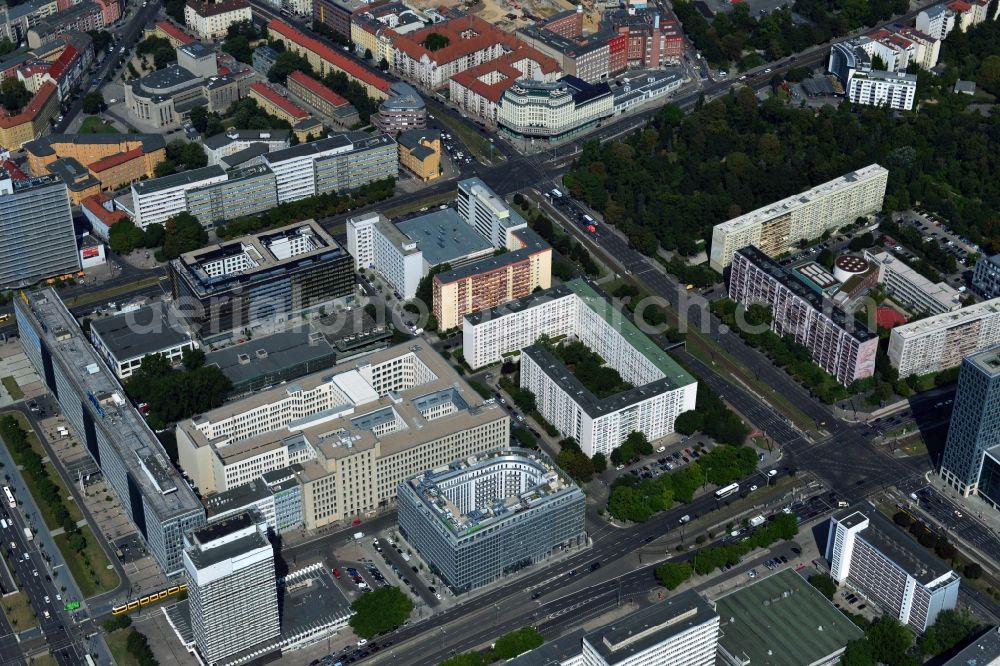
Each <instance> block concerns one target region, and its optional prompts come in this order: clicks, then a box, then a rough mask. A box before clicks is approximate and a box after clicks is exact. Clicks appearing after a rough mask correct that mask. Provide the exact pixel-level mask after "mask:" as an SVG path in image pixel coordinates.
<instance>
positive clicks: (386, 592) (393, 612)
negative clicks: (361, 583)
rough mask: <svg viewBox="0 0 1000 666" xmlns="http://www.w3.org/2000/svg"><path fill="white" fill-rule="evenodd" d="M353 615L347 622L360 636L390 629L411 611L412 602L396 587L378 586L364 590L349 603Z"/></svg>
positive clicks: (365, 636) (401, 622)
mask: <svg viewBox="0 0 1000 666" xmlns="http://www.w3.org/2000/svg"><path fill="white" fill-rule="evenodd" d="M351 609H352V610H353V611H354V615H352V616H351V619H350V620H349V624H350V625H351V628H352V629H353V630H354V633H355V634H357V635H358V636H360V637H361V638H371V637H372V636H375V635H376V634H382V633H385V632H387V631H392V630H393V629H395V628H396V627H398V626H400V625H401V624H403V622H405V621H406V619H407V618H409V617H410V613H411V612H412V611H413V602H412V601H410V598H409V597H408V596H406V595H405V594H403V593H402V592H401V591H400V590H399V588H397V587H391V586H387V587H380V588H378V589H375V590H372V591H371V592H366V593H365V594H362V595H361V596H360V597H358V598H357V599H355V600H354V601H353V602H352V603H351Z"/></svg>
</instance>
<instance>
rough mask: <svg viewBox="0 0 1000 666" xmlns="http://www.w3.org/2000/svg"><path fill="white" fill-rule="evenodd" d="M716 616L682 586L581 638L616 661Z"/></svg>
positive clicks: (700, 598) (605, 658)
mask: <svg viewBox="0 0 1000 666" xmlns="http://www.w3.org/2000/svg"><path fill="white" fill-rule="evenodd" d="M719 616H720V613H716V611H715V610H714V609H713V608H712V606H711V605H710V604H709V603H708V602H707V601H705V599H704V597H702V596H701V595H700V594H698V592H696V591H695V590H686V591H684V592H681V593H680V594H675V595H672V596H671V597H670V598H668V599H667V600H666V601H661V602H660V603H658V604H654V605H652V606H648V607H646V608H643V609H642V610H639V611H636V612H635V613H632V614H630V615H626V616H625V617H623V618H621V619H619V620H615V621H614V622H612V623H611V624H608V625H605V626H603V627H601V628H600V629H596V630H594V631H592V632H590V633H588V634H587V636H586V637H585V638H584V640H586V641H587V643H589V644H590V645H591V646H592V647H593V648H594V650H596V651H597V652H598V653H599V654H600V655H601V656H602V657H603V658H604V660H605V661H606V662H608V663H609V664H620V663H623V662H625V661H626V660H628V659H630V658H631V657H633V656H634V655H636V654H639V653H640V652H643V651H645V650H648V649H649V648H651V647H653V646H654V645H657V644H658V643H662V642H663V641H665V640H668V639H669V638H671V637H672V636H676V635H678V634H681V633H684V632H685V631H689V630H690V629H692V628H694V627H697V626H700V625H702V624H705V623H706V622H711V621H712V620H714V619H716V618H718V617H719ZM757 663H761V664H764V663H768V662H766V661H761V662H757ZM799 664H801V662H799ZM797 666H798V665H797Z"/></svg>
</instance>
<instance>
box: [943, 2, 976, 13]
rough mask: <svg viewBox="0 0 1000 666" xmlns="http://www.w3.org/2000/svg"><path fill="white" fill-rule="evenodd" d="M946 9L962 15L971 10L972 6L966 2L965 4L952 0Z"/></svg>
mask: <svg viewBox="0 0 1000 666" xmlns="http://www.w3.org/2000/svg"><path fill="white" fill-rule="evenodd" d="M948 9H950V10H951V11H953V12H955V13H957V14H964V13H965V12H967V11H969V10H970V9H972V5H971V4H969V3H968V2H965V0H952V1H951V2H949V3H948Z"/></svg>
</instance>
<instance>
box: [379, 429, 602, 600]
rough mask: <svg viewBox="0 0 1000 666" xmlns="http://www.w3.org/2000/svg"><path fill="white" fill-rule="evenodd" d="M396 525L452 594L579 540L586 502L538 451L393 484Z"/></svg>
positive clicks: (474, 460)
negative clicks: (397, 519)
mask: <svg viewBox="0 0 1000 666" xmlns="http://www.w3.org/2000/svg"><path fill="white" fill-rule="evenodd" d="M398 493H399V494H398V500H399V530H400V532H401V533H402V534H403V536H404V537H405V538H406V540H407V541H408V542H409V544H410V545H411V546H413V547H414V548H415V549H416V550H417V552H418V553H420V555H421V557H423V558H424V561H426V562H427V563H428V564H429V565H430V566H432V567H434V568H435V570H436V571H437V572H438V575H440V576H441V579H442V580H444V581H445V583H446V584H447V585H448V586H449V587H450V588H451V589H452V590H453V591H455V592H456V593H461V592H468V591H470V590H473V589H475V588H477V587H482V586H483V585H488V584H489V583H492V582H494V581H497V580H500V579H502V578H504V577H505V576H507V575H509V574H511V573H512V572H514V571H516V570H517V569H518V568H521V567H524V566H526V565H528V564H537V563H538V562H541V561H544V560H546V559H548V558H549V557H550V556H551V555H553V554H554V553H556V552H558V551H560V550H562V549H563V548H567V547H574V546H579V545H581V544H583V543H585V542H586V532H585V526H584V509H585V504H586V499H585V497H584V495H583V492H582V491H581V490H580V488H579V487H578V486H577V485H576V484H575V483H574V482H573V480H572V479H571V478H570V477H569V475H568V474H566V472H564V471H563V470H562V469H560V468H559V467H558V466H556V464H555V463H553V462H552V461H551V460H550V459H549V458H548V456H546V455H545V454H543V453H541V452H539V451H529V450H526V449H510V448H503V449H499V450H493V451H488V452H485V453H481V454H479V455H477V456H473V457H470V458H464V459H460V460H455V461H449V463H448V464H446V465H441V466H439V467H437V468H435V469H429V470H426V471H423V472H421V473H419V474H418V475H416V476H412V477H410V478H408V479H406V480H405V481H403V482H402V483H401V484H400V485H399V490H398Z"/></svg>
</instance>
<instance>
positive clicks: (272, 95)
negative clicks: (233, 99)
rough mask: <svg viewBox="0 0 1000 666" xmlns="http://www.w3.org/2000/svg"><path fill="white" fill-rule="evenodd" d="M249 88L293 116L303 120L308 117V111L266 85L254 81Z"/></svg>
mask: <svg viewBox="0 0 1000 666" xmlns="http://www.w3.org/2000/svg"><path fill="white" fill-rule="evenodd" d="M250 90H252V91H253V92H255V93H257V94H258V95H260V96H261V97H263V98H264V99H266V100H268V101H269V102H271V103H272V104H274V105H275V106H277V107H279V108H280V109H282V110H283V111H285V113H287V114H289V115H290V116H292V117H293V118H296V119H298V120H303V119H305V118H308V117H309V113H308V112H307V111H304V110H302V109H300V108H299V107H298V106H296V105H295V104H294V103H293V102H291V101H290V100H288V99H285V98H284V97H282V96H281V95H279V94H278V91H277V90H275V89H274V88H272V87H270V86H268V85H265V84H263V83H255V84H253V85H252V86H250Z"/></svg>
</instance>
